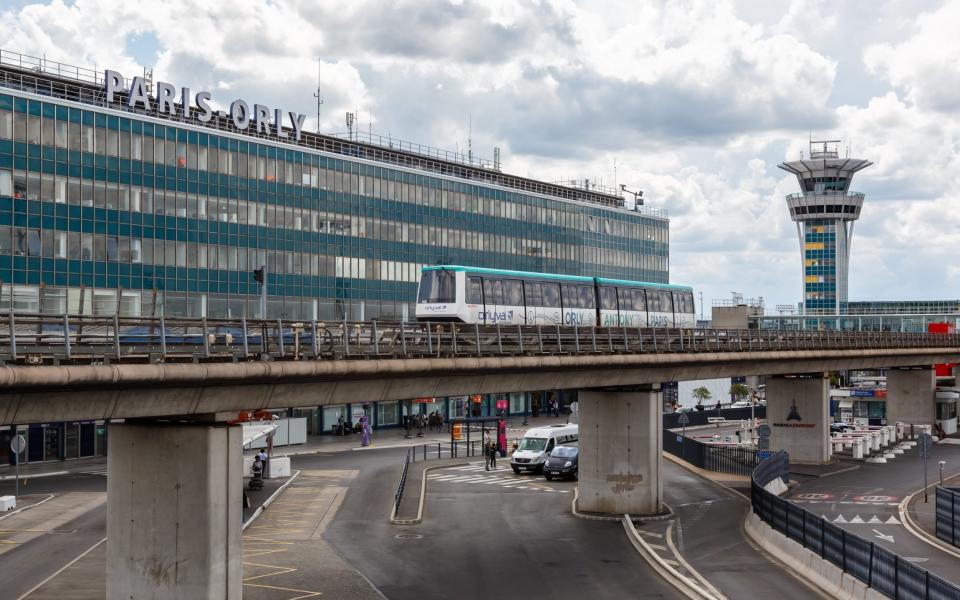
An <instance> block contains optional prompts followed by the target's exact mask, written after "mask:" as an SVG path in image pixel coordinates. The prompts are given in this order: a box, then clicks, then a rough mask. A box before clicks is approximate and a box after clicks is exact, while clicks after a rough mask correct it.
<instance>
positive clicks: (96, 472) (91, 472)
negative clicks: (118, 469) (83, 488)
mask: <svg viewBox="0 0 960 600" xmlns="http://www.w3.org/2000/svg"><path fill="white" fill-rule="evenodd" d="M81 474H83V475H103V476H104V477H106V475H107V468H106V467H104V468H103V469H97V470H94V471H81Z"/></svg>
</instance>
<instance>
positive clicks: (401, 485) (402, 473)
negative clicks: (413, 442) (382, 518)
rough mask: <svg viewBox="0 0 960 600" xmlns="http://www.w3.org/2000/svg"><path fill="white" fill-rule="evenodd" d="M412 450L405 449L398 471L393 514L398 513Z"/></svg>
mask: <svg viewBox="0 0 960 600" xmlns="http://www.w3.org/2000/svg"><path fill="white" fill-rule="evenodd" d="M412 450H413V448H407V454H406V456H405V458H404V460H403V469H402V470H401V471H400V482H399V483H398V484H397V491H396V493H395V494H394V495H393V514H394V515H396V514H397V513H398V512H400V502H401V501H402V500H403V488H404V487H405V486H406V485H407V470H409V468H410V453H411V451H412Z"/></svg>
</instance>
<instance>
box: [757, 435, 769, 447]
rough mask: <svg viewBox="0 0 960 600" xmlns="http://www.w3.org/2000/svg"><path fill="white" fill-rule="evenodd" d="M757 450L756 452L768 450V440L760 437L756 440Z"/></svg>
mask: <svg viewBox="0 0 960 600" xmlns="http://www.w3.org/2000/svg"><path fill="white" fill-rule="evenodd" d="M757 449H758V450H769V449H770V438H768V437H762V438H760V439H759V440H757Z"/></svg>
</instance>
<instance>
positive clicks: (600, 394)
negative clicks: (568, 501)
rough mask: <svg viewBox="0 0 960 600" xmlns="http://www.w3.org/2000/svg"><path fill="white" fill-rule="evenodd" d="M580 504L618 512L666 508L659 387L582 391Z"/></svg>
mask: <svg viewBox="0 0 960 600" xmlns="http://www.w3.org/2000/svg"><path fill="white" fill-rule="evenodd" d="M578 401H579V409H580V417H579V418H580V457H579V482H578V484H577V485H578V500H577V508H578V509H579V510H581V511H587V512H596V513H610V514H616V515H623V514H626V513H629V514H647V515H649V514H657V513H660V512H661V508H662V506H663V494H662V491H661V487H660V468H661V467H660V463H661V461H662V460H663V458H662V454H661V452H660V448H661V447H662V441H661V439H660V437H661V435H662V431H663V428H662V427H661V426H660V407H661V406H662V397H661V394H660V392H659V391H636V392H635V391H630V392H625V391H616V392H614V391H605V390H580V392H579V394H578Z"/></svg>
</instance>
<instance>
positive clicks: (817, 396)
mask: <svg viewBox="0 0 960 600" xmlns="http://www.w3.org/2000/svg"><path fill="white" fill-rule="evenodd" d="M829 404H830V380H829V379H828V378H827V376H826V373H813V374H809V375H797V376H794V377H782V376H777V377H767V423H769V424H770V449H771V450H786V451H787V453H788V454H790V462H796V463H813V464H823V463H827V462H829V461H830V421H829V414H830V411H829Z"/></svg>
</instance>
